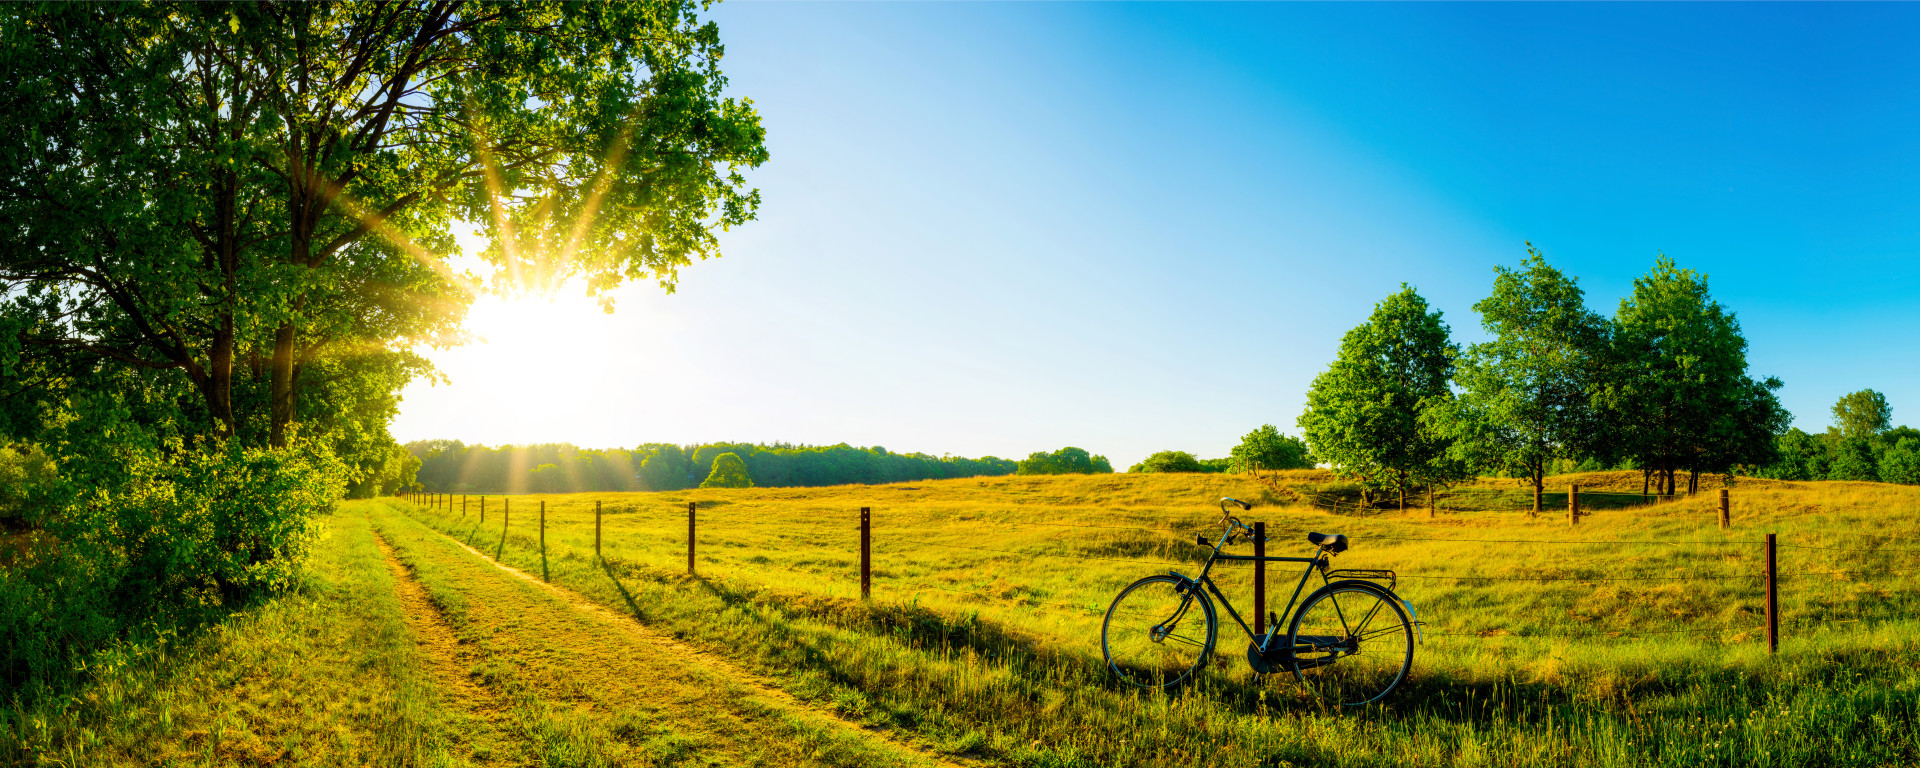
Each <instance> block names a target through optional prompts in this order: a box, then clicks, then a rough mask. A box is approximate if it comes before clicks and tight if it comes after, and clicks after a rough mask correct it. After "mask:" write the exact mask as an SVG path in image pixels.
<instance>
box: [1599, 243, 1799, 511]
mask: <svg viewBox="0 0 1920 768" xmlns="http://www.w3.org/2000/svg"><path fill="white" fill-rule="evenodd" d="M1610 341H1611V343H1610V344H1609V345H1608V348H1607V356H1606V360H1605V364H1604V372H1603V373H1602V375H1601V377H1600V385H1599V386H1597V387H1596V388H1595V397H1596V402H1598V403H1599V404H1600V405H1601V406H1602V409H1603V410H1602V413H1603V415H1604V417H1605V418H1606V419H1608V421H1609V424H1610V427H1611V429H1612V430H1613V433H1614V441H1613V448H1614V452H1617V453H1618V454H1620V455H1622V456H1623V457H1625V458H1629V459H1632V460H1633V461H1634V462H1635V464H1636V465H1638V466H1641V467H1647V468H1649V469H1651V470H1652V471H1653V472H1654V474H1655V476H1656V477H1658V478H1659V479H1660V480H1661V485H1662V488H1661V492H1662V493H1667V494H1672V493H1674V492H1676V482H1675V477H1676V474H1677V473H1678V472H1680V471H1682V470H1685V471H1687V472H1688V473H1689V478H1688V484H1687V487H1688V492H1693V491H1694V490H1697V488H1698V483H1699V475H1700V472H1702V471H1729V470H1731V469H1732V468H1733V467H1734V466H1736V465H1752V466H1765V465H1770V464H1773V463H1774V461H1775V458H1776V457H1775V455H1774V450H1775V448H1776V446H1777V442H1776V441H1775V440H1774V439H1773V435H1775V434H1777V433H1778V432H1780V431H1782V430H1783V429H1784V427H1785V423H1786V422H1787V420H1788V418H1789V417H1788V415H1787V413H1786V411H1785V409H1783V408H1781V407H1780V404H1779V401H1778V399H1777V398H1775V397H1774V396H1773V394H1772V393H1773V392H1774V391H1775V390H1778V389H1779V388H1780V381H1779V379H1774V378H1768V379H1766V380H1764V381H1755V380H1753V379H1751V378H1749V377H1748V376H1747V355H1746V352H1747V341H1746V338H1745V337H1743V336H1742V335H1741V333H1740V323H1739V321H1738V320H1737V319H1736V318H1735V317H1734V315H1733V313H1731V312H1728V311H1726V309H1725V308H1724V307H1722V306H1721V305H1720V303H1719V302H1716V301H1714V300H1713V299H1712V297H1711V296H1710V295H1709V294H1708V291H1707V280H1706V276H1704V275H1700V274H1698V273H1695V272H1694V271H1693V270H1690V269H1680V268H1679V267H1677V266H1675V265H1674V262H1673V260H1672V259H1670V258H1667V257H1666V256H1664V255H1663V256H1661V257H1659V259H1658V260H1657V261H1656V262H1655V264H1654V267H1653V270H1652V271H1651V272H1649V273H1648V274H1647V276H1646V277H1643V278H1640V279H1637V280H1635V281H1634V283H1633V293H1632V294H1630V295H1629V296H1628V297H1627V298H1625V299H1622V300H1621V301H1620V309H1619V311H1618V312H1617V313H1616V314H1615V315H1614V320H1613V323H1612V326H1611V331H1610Z"/></svg>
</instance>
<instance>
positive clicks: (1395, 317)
mask: <svg viewBox="0 0 1920 768" xmlns="http://www.w3.org/2000/svg"><path fill="white" fill-rule="evenodd" d="M1458 356H1459V348H1458V347H1456V346H1455V345H1454V344H1453V343H1452V342H1451V341H1449V340H1448V338H1447V325H1446V323H1444V322H1441V319H1440V312H1439V311H1437V310H1435V311H1431V312H1430V311H1428V308H1427V301H1426V299H1423V298H1421V297H1420V294H1419V293H1417V292H1415V291H1414V290H1413V288H1411V287H1409V286H1407V285H1405V284H1402V285H1401V287H1400V291H1399V292H1398V293H1395V294H1393V295H1391V296H1388V297H1387V298H1386V299H1384V300H1382V301H1381V302H1380V303H1378V304H1376V305H1374V308H1373V314H1372V315H1371V316H1370V317H1368V318H1367V322H1365V323H1362V324H1361V325H1359V326H1358V327H1356V328H1354V329H1353V330H1350V331H1348V332H1347V334H1346V335H1345V336H1344V337H1342V338H1341V339H1340V352H1339V355H1338V356H1337V357H1336V358H1335V359H1334V361H1333V364H1332V365H1330V366H1328V368H1327V370H1326V371H1324V372H1322V373H1321V374H1320V375H1319V376H1316V377H1314V380H1313V386H1312V387H1311V388H1309V389H1308V390H1307V410H1306V412H1305V413H1303V414H1301V415H1300V420H1299V425H1300V429H1301V430H1302V431H1304V432H1305V433H1306V438H1307V445H1309V446H1311V447H1312V448H1313V454H1314V456H1315V457H1316V458H1318V459H1320V460H1321V461H1324V462H1327V463H1328V464H1331V465H1332V466H1333V471H1334V473H1335V474H1337V475H1339V476H1341V477H1347V478H1353V479H1356V480H1358V481H1360V483H1361V485H1362V487H1363V488H1365V489H1366V494H1367V497H1368V499H1369V501H1371V499H1372V493H1373V491H1375V490H1380V489H1389V488H1390V489H1393V490H1396V491H1398V492H1399V494H1400V503H1401V506H1402V507H1404V506H1405V505H1406V496H1407V491H1408V490H1409V489H1411V488H1413V487H1414V486H1417V485H1422V484H1429V483H1435V482H1451V481H1453V480H1455V479H1458V478H1460V477H1463V476H1464V475H1465V467H1464V465H1463V464H1461V463H1460V462H1459V461H1458V460H1456V459H1453V458H1451V457H1449V456H1448V455H1447V448H1448V444H1449V441H1448V439H1447V438H1446V437H1445V436H1444V435H1439V434H1436V433H1434V432H1432V431H1429V430H1428V429H1425V428H1423V427H1422V421H1423V420H1425V419H1426V418H1430V417H1425V414H1426V413H1427V412H1428V411H1430V410H1433V409H1435V408H1441V407H1444V406H1445V405H1446V403H1447V401H1448V400H1450V399H1452V397H1453V393H1452V391H1451V390H1450V389H1448V387H1447V382H1448V380H1449V379H1451V378H1452V376H1453V370H1454V359H1455V358H1456V357H1458Z"/></svg>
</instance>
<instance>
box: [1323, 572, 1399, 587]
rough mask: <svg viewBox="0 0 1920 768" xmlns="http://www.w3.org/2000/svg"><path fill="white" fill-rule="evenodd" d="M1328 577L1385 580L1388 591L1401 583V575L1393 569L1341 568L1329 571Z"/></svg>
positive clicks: (1331, 578) (1330, 578)
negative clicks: (1396, 573) (1395, 573)
mask: <svg viewBox="0 0 1920 768" xmlns="http://www.w3.org/2000/svg"><path fill="white" fill-rule="evenodd" d="M1327 578H1328V579H1329V580H1333V579H1366V580H1368V581H1384V582H1386V583H1387V590H1388V591H1392V590H1393V588H1394V587H1395V586H1397V585H1399V583H1400V577H1398V576H1395V575H1394V573H1393V571H1389V570H1373V569H1368V568H1339V569H1335V570H1331V571H1327Z"/></svg>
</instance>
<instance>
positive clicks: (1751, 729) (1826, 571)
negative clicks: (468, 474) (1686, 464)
mask: <svg viewBox="0 0 1920 768" xmlns="http://www.w3.org/2000/svg"><path fill="white" fill-rule="evenodd" d="M1567 479H1568V478H1559V480H1561V481H1562V482H1564V481H1566V480H1567ZM1576 480H1578V481H1579V482H1581V484H1582V485H1583V486H1585V487H1589V488H1601V489H1606V488H1608V487H1609V485H1610V484H1611V485H1619V486H1626V485H1631V486H1632V487H1631V490H1633V491H1636V492H1637V490H1638V482H1639V477H1638V475H1637V474H1633V475H1632V476H1631V477H1625V476H1622V477H1617V478H1616V477H1611V476H1602V475H1594V476H1586V477H1581V478H1576ZM1482 490H1486V491H1496V490H1497V491H1499V492H1500V493H1501V494H1502V495H1503V498H1504V495H1512V496H1513V498H1514V499H1528V500H1530V495H1529V494H1527V493H1526V492H1525V491H1524V489H1520V488H1519V487H1518V486H1517V485H1516V484H1514V483H1512V482H1511V481H1489V482H1488V483H1486V484H1485V487H1484V489H1482ZM1622 490H1626V489H1625V488H1622ZM1709 490H1717V486H1714V487H1710V488H1709ZM1302 492H1305V493H1306V494H1308V495H1310V496H1314V497H1316V498H1326V497H1337V496H1338V495H1339V494H1341V493H1342V492H1343V489H1341V488H1339V487H1338V486H1337V484H1334V483H1332V482H1331V481H1330V479H1328V478H1326V477H1324V476H1322V475H1320V474H1316V473H1312V472H1299V473H1286V474H1283V475H1281V476H1278V477H1273V478H1268V479H1267V480H1266V481H1256V480H1253V479H1249V478H1246V477H1243V476H1229V475H1200V476H1195V475H1186V476H1178V475H1173V476H1127V475H1110V476H1094V477H1051V478H1022V477H1006V478H990V479H970V480H952V481H938V482H925V483H908V484H898V485H887V486H846V487H836V488H815V489H746V490H725V491H719V490H716V491H689V492H683V493H661V494H590V495H589V494H581V495H556V496H544V497H540V496H525V497H513V498H512V499H511V500H510V501H511V506H512V511H511V517H510V520H509V519H507V518H506V516H505V515H503V514H502V513H503V512H504V510H503V509H502V505H503V502H504V501H506V500H503V499H501V498H500V497H489V498H488V499H487V518H486V521H485V522H484V523H481V522H480V520H479V514H478V513H479V499H478V497H469V498H468V502H467V503H468V506H467V511H466V513H465V514H464V515H463V514H462V513H461V511H460V509H459V500H458V497H455V498H454V501H453V503H452V505H451V508H445V507H441V508H429V507H421V506H416V505H414V504H411V503H407V502H405V501H400V500H378V501H371V502H353V503H347V504H343V505H342V506H341V509H340V511H339V513H338V514H336V515H333V516H331V517H329V518H327V519H326V520H324V521H323V522H324V536H323V538H322V543H321V545H320V547H319V550H318V552H317V554H316V556H315V558H314V562H313V566H312V569H311V571H312V572H311V575H310V577H309V579H308V582H307V584H306V586H305V587H303V588H302V589H301V590H300V591H298V592H296V593H294V594H291V595H288V596H286V597H284V598H281V599H279V600H275V601H271V602H268V603H266V604H263V605H260V606H257V607H255V608H252V609H249V610H247V611H245V612H243V613H241V614H239V615H237V616H235V617H234V618H232V619H231V620H229V621H228V622H226V623H225V624H223V625H221V626H220V627H219V628H218V629H216V630H214V631H210V632H202V633H195V634H192V635H191V636H185V637H172V638H167V639H164V640H162V639H158V638H146V639H143V640H137V641H130V642H129V643H128V644H127V645H126V647H124V648H122V649H120V650H119V651H117V652H116V653H113V654H108V655H107V656H105V657H104V658H102V659H100V660H99V661H98V663H97V664H95V666H94V668H93V670H92V675H91V682H90V683H89V684H88V685H86V686H85V687H84V688H82V689H80V690H77V691H72V692H69V693H66V694H62V695H60V696H55V697H48V698H42V699H38V700H35V701H32V702H23V701H21V700H18V699H16V700H14V701H13V702H11V703H10V704H9V705H8V706H7V707H6V708H4V709H0V762H15V763H27V764H35V763H37V764H43V765H162V764H164V765H289V764H291V765H422V766H436V765H579V766H591V765H676V766H677V765H776V766H785V765H793V766H800V765H829V766H834V765H838V766H855V765H862V766H864V765H903V766H904V765H929V764H945V765H955V764H972V765H1015V766H1068V765H1087V766H1095V765H1099V766H1133V765H1161V766H1197V765H1218V766H1279V765H1302V766H1305V765H1314V766H1319V765H1356V766H1361V765H1366V766H1371V765H1379V766H1387V765H1393V766H1399V765H1449V766H1451V765H1512V766H1534V765H1540V766H1545V765H1554V766H1559V765H1572V764H1578V765H1687V766H1689V767H1690V768H1691V766H1696V765H1728V766H1732V765H1780V766H1789V765H1792V766H1799V765H1863V766H1864V765H1874V766H1878V765H1911V764H1914V763H1916V762H1920V739H1917V737H1916V736H1915V733H1916V731H1920V640H1917V639H1916V638H1920V621H1916V620H1915V619H1914V618H1913V617H1915V616H1916V615H1920V490H1916V489H1911V488H1903V487H1898V486H1886V485H1877V484H1842V483H1817V484H1779V483H1767V482H1761V481H1749V480H1745V479H1741V480H1740V481H1738V482H1736V484H1735V485H1734V488H1733V495H1732V499H1733V507H1734V514H1733V521H1734V525H1733V528H1732V530H1731V531H1726V532H1722V531H1720V530H1719V529H1718V526H1717V523H1716V516H1717V513H1716V511H1715V509H1716V506H1717V500H1716V499H1715V498H1714V494H1712V493H1709V494H1704V495H1703V496H1701V497H1698V498H1695V499H1683V500H1679V501H1674V502H1669V503H1661V504H1655V505H1652V506H1646V507H1637V508H1630V509H1627V508H1604V507H1603V508H1600V509H1597V510H1595V511H1594V512H1593V514H1592V515H1591V516H1589V517H1587V518H1585V519H1583V520H1582V521H1581V522H1580V524H1579V525H1578V526H1577V527H1569V526H1568V524H1567V521H1566V519H1565V516H1564V513H1563V512H1561V511H1560V510H1555V511H1554V512H1552V513H1550V514H1546V515H1542V516H1540V517H1538V518H1529V517H1527V516H1526V515H1524V514H1522V513H1518V512H1513V511H1501V512H1485V511H1460V510H1459V509H1458V506H1455V507H1452V508H1448V509H1447V510H1446V511H1443V512H1441V513H1439V514H1437V515H1433V516H1429V512H1428V510H1426V509H1424V508H1421V509H1415V510H1410V511H1409V512H1406V513H1399V512H1385V513H1369V514H1365V515H1354V514H1335V513H1331V512H1328V511H1325V510H1324V509H1318V508H1313V507H1309V506H1305V505H1299V504H1290V503H1287V502H1288V500H1290V499H1297V498H1300V495H1301V493H1302ZM1222 495H1232V496H1236V497H1239V498H1243V499H1248V500H1252V501H1255V502H1257V503H1262V506H1260V507H1258V508H1256V509H1255V510H1254V511H1253V512H1252V513H1248V514H1245V515H1244V517H1245V518H1246V519H1248V520H1249V521H1253V520H1264V521H1265V522H1266V523H1267V524H1268V527H1269V531H1270V533H1271V535H1272V538H1273V539H1274V543H1273V544H1272V545H1271V549H1270V551H1271V552H1273V553H1275V554H1286V553H1290V552H1292V553H1299V554H1305V553H1306V552H1307V549H1308V547H1307V545H1306V544H1305V542H1304V541H1303V539H1302V536H1303V534H1304V532H1305V531H1308V530H1318V531H1331V532H1340V533H1345V534H1347V535H1348V536H1350V537H1352V539H1353V542H1354V544H1353V549H1352V550H1351V551H1350V552H1348V553H1347V554H1345V555H1342V556H1340V558H1338V560H1337V561H1336V565H1337V566H1339V567H1349V568H1381V567H1385V568H1393V569H1395V570H1397V571H1398V572H1399V574H1400V575H1401V581H1400V588H1399V591H1400V593H1401V594H1402V596H1403V597H1405V598H1407V599H1408V600H1409V601H1411V602H1412V603H1413V604H1414V605H1415V606H1416V607H1417V608H1418V609H1419V612H1420V616H1421V618H1422V619H1424V620H1425V621H1426V622H1427V625H1426V627H1425V632H1426V634H1427V637H1426V639H1425V642H1424V643H1423V644H1422V645H1420V646H1419V648H1418V649H1417V651H1416V656H1415V666H1414V675H1413V678H1412V679H1411V680H1410V681H1409V682H1408V683H1407V684H1406V685H1405V686H1404V687H1403V688H1402V689H1401V690H1400V691H1398V692H1397V693H1396V694H1395V696H1394V697H1393V698H1391V699H1390V700H1389V701H1388V702H1387V703H1386V704H1385V705H1384V706H1379V707H1374V708H1369V709H1367V710H1364V711H1328V710H1326V709H1325V708H1323V707H1322V706H1320V705H1319V704H1318V703H1317V702H1314V701H1312V700H1310V699H1307V698H1305V697H1304V696H1303V695H1302V694H1301V692H1300V691H1299V690H1298V689H1297V688H1296V687H1295V685H1294V683H1292V682H1291V681H1290V680H1288V679H1280V678H1278V677H1276V678H1268V679H1265V680H1259V679H1255V678H1254V677H1253V676H1252V675H1251V674H1249V673H1248V671H1247V670H1246V665H1245V663H1244V661H1243V659H1244V650H1245V644H1246V640H1245V638H1244V637H1243V636H1241V635H1239V634H1238V630H1237V629H1235V628H1233V627H1232V626H1231V624H1230V623H1228V622H1227V620H1226V619H1225V618H1224V617H1223V618H1222V621H1223V623H1226V624H1227V626H1223V628H1222V636H1221V643H1220V646H1219V648H1218V650H1217V652H1216V657H1215V658H1216V662H1215V664H1214V665H1213V666H1212V667H1211V668H1210V669H1209V670H1208V673H1207V674H1206V675H1205V676H1204V677H1203V678H1202V679H1201V680H1200V681H1199V682H1198V683H1196V684H1195V685H1192V686H1190V687H1188V688H1186V689H1183V690H1182V691H1180V692H1178V693H1176V694H1173V695H1161V694H1152V695H1150V694H1143V693H1139V692H1136V691H1132V690H1126V689H1122V688H1119V687H1117V686H1116V685H1115V684H1114V683H1113V681H1112V680H1111V679H1110V678H1109V677H1108V675H1107V674H1106V671H1105V669H1104V667H1103V665H1102V663H1101V661H1100V654H1099V650H1098V645H1097V637H1098V631H1099V621H1100V616H1099V612H1100V611H1101V610H1103V609H1104V607H1105V605H1106V603H1107V602H1108V601H1109V600H1110V599H1111V598H1112V596H1113V594H1114V593H1115V592H1117V591H1118V590H1119V588H1120V587H1121V586H1123V585H1124V584H1126V583H1128V582H1130V581H1132V580H1133V579H1136V578H1139V577H1141V576H1145V575H1149V574H1153V573H1158V572H1164V571H1166V570H1169V569H1177V570H1182V571H1188V572H1191V571H1192V570H1193V567H1194V565H1195V564H1196V563H1197V560H1198V558H1199V557H1200V556H1201V554H1202V550H1200V549H1199V548H1198V547H1196V546H1194V545H1193V544H1192V537H1193V536H1194V534H1196V533H1201V532H1204V533H1206V534H1208V535H1209V536H1212V535H1214V534H1215V531H1216V530H1217V529H1215V528H1214V527H1213V526H1212V523H1213V521H1214V520H1215V519H1216V518H1217V517H1218V514H1219V513H1218V510H1217V508H1216V507H1215V506H1214V505H1213V503H1212V502H1213V500H1216V499H1218V498H1219V497H1220V496H1222ZM1475 498H1480V499H1490V500H1491V501H1490V502H1489V503H1490V505H1492V506H1501V507H1502V508H1506V506H1507V503H1506V502H1507V501H1511V499H1506V500H1501V499H1494V498H1493V497H1491V496H1487V495H1485V494H1482V495H1480V496H1477V497H1476V496H1475V495H1474V494H1473V493H1471V492H1461V493H1459V494H1457V495H1455V496H1454V497H1453V499H1454V500H1455V501H1456V502H1458V504H1461V505H1464V504H1466V503H1467V502H1468V501H1469V500H1472V499H1475ZM689 501H692V502H695V503H697V505H698V507H699V512H698V524H699V541H698V550H697V551H698V561H697V566H698V570H699V575H698V577H688V576H687V575H686V574H685V570H686V548H685V547H686V541H685V537H686V526H687V517H686V515H687V513H686V507H687V503H688V502H689ZM542 502H544V503H545V506H546V518H547V528H546V536H545V542H546V543H545V549H544V551H543V550H542V548H541V545H540V540H541V537H540V532H539V517H540V512H539V510H540V505H541V503H542ZM595 502H599V503H600V504H601V505H602V507H603V508H604V510H605V515H604V520H603V523H604V526H603V532H602V535H603V551H604V555H605V557H604V559H595V558H594V556H593V541H594V514H593V509H594V504H595ZM1267 502H1272V503H1271V504H1268V503H1267ZM1636 503H1637V502H1636ZM863 506H864V507H871V508H872V509H873V519H874V526H873V531H874V543H873V550H874V600H873V602H872V603H870V604H869V603H865V602H862V601H861V600H860V599H859V594H858V575H859V570H858V567H859V562H858V541H859V539H858V535H859V532H858V525H857V523H858V510H859V508H860V507H863ZM503 523H505V524H504V525H503ZM1767 532H1774V533H1777V534H1779V541H1780V544H1781V548H1780V550H1779V554H1780V571H1781V573H1782V577H1781V580H1780V584H1781V590H1782V593H1781V606H1782V613H1783V615H1784V620H1783V622H1784V623H1783V635H1784V639H1783V641H1782V644H1781V650H1780V653H1779V654H1778V655H1777V656H1774V655H1769V654H1768V653H1767V652H1766V649H1765V644H1764V636H1763V635H1762V634H1761V632H1760V631H1759V628H1760V627H1761V625H1762V623H1763V613H1762V608H1761V606H1762V604H1763V603H1762V599H1761V598H1762V592H1761V582H1760V581H1759V580H1758V579H1756V578H1754V577H1755V576H1756V575H1757V574H1758V573H1759V572H1760V568H1761V562H1762V556H1763V551H1762V548H1761V545H1760V543H1759V542H1760V540H1761V539H1762V535H1763V534H1764V533H1767ZM496 561H497V562H496ZM503 566H505V567H510V568H512V569H517V570H518V571H519V573H517V574H516V573H510V572H508V570H506V569H505V568H503ZM1216 574H1217V575H1218V576H1219V577H1220V580H1221V581H1222V583H1223V587H1225V588H1226V590H1227V591H1228V594H1229V595H1230V596H1231V597H1233V598H1234V601H1235V604H1236V606H1238V607H1239V608H1240V609H1242V611H1243V613H1244V612H1246V609H1247V608H1248V607H1249V601H1250V599H1251V598H1250V592H1251V590H1250V588H1249V580H1250V570H1249V569H1248V568H1247V567H1246V566H1237V567H1231V568H1223V569H1220V570H1217V571H1216ZM1293 578H1295V577H1289V576H1287V575H1284V574H1281V573H1279V572H1277V571H1276V572H1275V573H1273V574H1272V575H1271V576H1270V579H1271V580H1270V582H1269V584H1270V586H1269V594H1270V595H1272V596H1273V597H1270V600H1271V601H1272V602H1271V605H1272V607H1273V608H1274V609H1275V610H1278V609H1280V608H1281V607H1282V606H1283V605H1284V602H1285V599H1286V597H1287V595H1288V593H1289V592H1290V590H1291V586H1292V582H1293Z"/></svg>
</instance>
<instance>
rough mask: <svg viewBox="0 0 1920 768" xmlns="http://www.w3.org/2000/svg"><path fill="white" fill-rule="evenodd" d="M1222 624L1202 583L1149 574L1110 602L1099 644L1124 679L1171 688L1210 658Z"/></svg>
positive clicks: (1138, 683) (1113, 668) (1115, 670)
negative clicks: (1202, 588) (1217, 621)
mask: <svg viewBox="0 0 1920 768" xmlns="http://www.w3.org/2000/svg"><path fill="white" fill-rule="evenodd" d="M1217 628H1218V625H1217V624H1216V623H1215V620H1214V614H1213V601H1211V600H1208V599H1207V596H1206V595H1205V594H1204V593H1202V592H1201V591H1200V586H1199V585H1198V584H1194V583H1193V582H1190V581H1187V580H1186V579H1182V578H1178V577H1175V576H1149V577H1147V578H1144V579H1141V580H1139V581H1136V582H1134V583H1132V584H1129V585H1127V588H1126V589H1123V590H1121V591H1120V596H1119V597H1116V598H1114V599H1113V605H1111V606H1108V607H1107V617H1106V620H1105V621H1104V622H1103V623H1102V624H1101V626H1100V648H1101V650H1102V651H1104V652H1105V653H1106V656H1107V667H1108V668H1110V669H1112V670H1113V672H1114V674H1115V675H1118V676H1119V677H1120V680H1121V681H1122V682H1125V683H1126V684H1128V685H1133V686H1138V687H1141V688H1161V689H1169V688H1173V687H1175V686H1177V685H1180V684H1181V683H1184V682H1186V681H1187V680H1188V679H1190V678H1191V677H1193V674H1194V672H1196V671H1197V670H1199V669H1200V667H1201V666H1203V665H1205V664H1206V663H1207V655H1208V654H1210V653H1212V652H1213V641H1214V635H1215V632H1216V631H1217Z"/></svg>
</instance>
